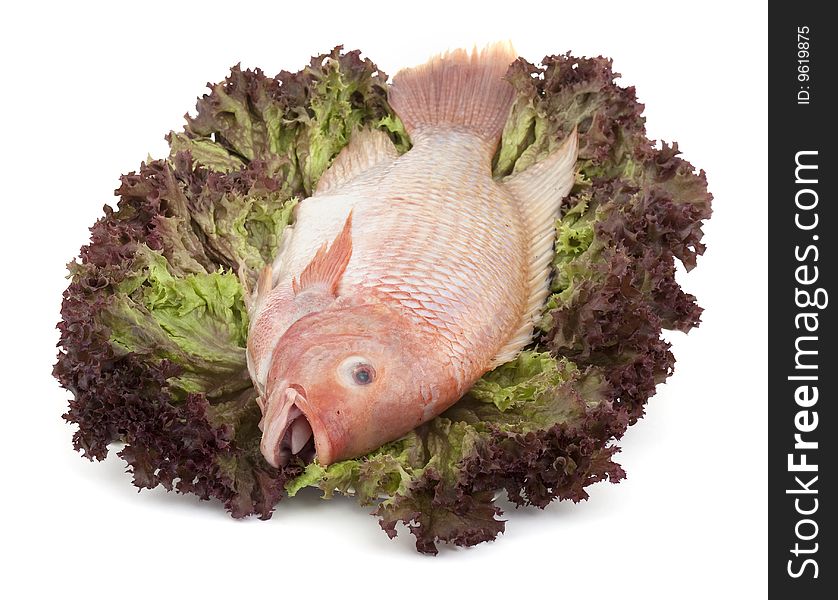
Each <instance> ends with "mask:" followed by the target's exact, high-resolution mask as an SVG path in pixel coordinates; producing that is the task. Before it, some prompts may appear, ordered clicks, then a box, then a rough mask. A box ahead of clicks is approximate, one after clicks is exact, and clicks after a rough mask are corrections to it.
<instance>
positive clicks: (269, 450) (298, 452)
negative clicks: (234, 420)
mask: <svg viewBox="0 0 838 600" xmlns="http://www.w3.org/2000/svg"><path fill="white" fill-rule="evenodd" d="M265 408H266V409H267V410H265V414H264V416H263V418H262V422H261V423H260V424H259V426H260V427H261V429H262V441H261V443H260V445H259V448H260V450H261V451H262V455H263V456H264V457H265V460H267V461H268V463H270V464H271V466H273V467H275V468H277V469H279V468H282V467H284V466H285V465H287V464H288V463H289V462H290V461H291V459H292V457H294V456H297V457H298V458H300V459H301V460H302V461H303V462H304V463H305V464H308V463H310V462H312V461H313V460H314V458H315V456H316V455H317V449H316V446H315V440H314V438H315V436H314V432H313V431H312V427H311V422H310V421H309V419H308V417H307V416H306V411H305V409H306V408H308V407H307V403H306V396H305V390H304V389H303V388H302V387H301V386H297V385H291V386H288V387H286V388H285V389H284V390H281V391H280V392H279V393H278V394H271V395H270V397H269V398H268V402H267V406H266V407H265Z"/></svg>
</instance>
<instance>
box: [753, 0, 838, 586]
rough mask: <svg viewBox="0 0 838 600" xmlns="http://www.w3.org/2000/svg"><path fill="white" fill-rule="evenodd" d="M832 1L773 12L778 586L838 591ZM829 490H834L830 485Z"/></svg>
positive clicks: (772, 364) (772, 518) (772, 578)
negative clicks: (830, 14)
mask: <svg viewBox="0 0 838 600" xmlns="http://www.w3.org/2000/svg"><path fill="white" fill-rule="evenodd" d="M830 6H832V5H831V4H830V3H815V2H806V1H801V2H784V3H780V4H772V5H771V10H770V12H769V35H768V44H769V53H768V56H769V71H768V81H769V85H768V88H769V90H768V91H769V102H768V107H769V116H768V120H769V123H768V127H769V152H768V154H769V182H768V183H769V186H768V189H769V198H768V207H769V219H768V220H769V249H768V259H769V284H768V287H769V323H768V327H769V375H768V377H769V382H768V383H769V385H768V388H769V398H768V402H769V424H768V429H769V452H768V457H769V484H768V487H769V490H768V492H769V493H768V496H769V523H768V539H769V547H768V577H769V593H770V595H771V596H772V597H775V598H801V599H806V600H810V599H811V600H815V599H818V598H836V597H838V577H836V571H838V557H837V556H836V552H835V550H836V548H835V544H836V542H835V540H836V536H835V492H834V490H835V489H836V480H835V469H834V465H835V462H836V461H835V457H836V454H838V451H837V450H836V445H835V438H836V435H838V429H836V427H835V412H836V411H835V404H836V403H838V396H837V395H836V386H835V380H836V378H838V365H836V356H838V353H836V352H835V343H836V341H838V338H836V333H835V318H834V316H833V313H834V309H833V306H832V305H831V303H833V302H838V296H832V294H833V292H835V293H838V291H836V290H835V287H834V285H833V281H834V276H835V269H836V265H838V258H836V246H838V244H836V240H837V239H838V214H837V213H838V211H836V209H835V206H836V203H838V195H836V186H835V180H836V178H838V165H836V162H835V151H834V148H835V144H836V137H838V118H836V117H838V95H836V91H835V90H836V87H838V86H836V69H835V63H836V60H838V52H836V45H835V39H836V37H838V28H836V24H835V21H834V20H833V19H831V18H830V17H829V16H828V15H827V13H828V12H829V13H832V12H833V11H831V10H829V7H830ZM829 490H832V491H831V492H830V491H829Z"/></svg>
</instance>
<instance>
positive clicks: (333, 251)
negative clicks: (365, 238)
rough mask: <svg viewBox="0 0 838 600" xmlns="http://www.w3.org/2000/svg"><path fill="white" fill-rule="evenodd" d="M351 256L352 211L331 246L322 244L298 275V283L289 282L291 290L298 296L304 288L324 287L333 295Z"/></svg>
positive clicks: (294, 281) (295, 280)
mask: <svg viewBox="0 0 838 600" xmlns="http://www.w3.org/2000/svg"><path fill="white" fill-rule="evenodd" d="M351 256H352V211H349V216H347V217H346V222H345V223H344V224H343V229H341V231H340V233H339V234H338V235H337V237H336V238H335V240H334V241H333V242H332V245H331V246H328V245H327V244H325V243H324V244H323V245H322V246H320V248H319V249H318V250H317V252H316V253H315V255H314V258H312V259H311V262H310V263H308V266H307V267H306V268H305V269H303V272H302V273H300V279H299V281H298V280H297V278H296V277H295V278H294V279H293V280H292V282H291V289H292V290H293V291H294V293H295V294H299V293H300V292H301V291H303V290H305V289H306V288H310V287H312V286H317V285H325V286H326V288H327V289H328V291H329V293H330V294H332V295H335V293H336V292H337V289H338V284H339V283H340V278H341V277H342V276H343V272H344V271H345V270H346V265H348V264H349V258H350V257H351Z"/></svg>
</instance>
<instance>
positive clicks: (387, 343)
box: [261, 303, 440, 466]
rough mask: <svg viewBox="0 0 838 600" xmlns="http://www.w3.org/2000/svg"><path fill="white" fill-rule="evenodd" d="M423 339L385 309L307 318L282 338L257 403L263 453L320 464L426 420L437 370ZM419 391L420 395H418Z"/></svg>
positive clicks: (346, 309) (341, 310)
mask: <svg viewBox="0 0 838 600" xmlns="http://www.w3.org/2000/svg"><path fill="white" fill-rule="evenodd" d="M428 342H429V340H428V339H427V336H426V335H425V334H424V333H423V332H422V331H420V330H418V329H417V328H416V326H415V325H414V324H412V323H411V322H409V321H408V320H407V319H406V318H405V317H404V316H403V315H402V314H401V313H400V312H399V311H398V310H397V309H395V308H393V307H390V306H388V305H386V304H385V303H365V304H360V305H357V306H337V307H335V308H330V309H328V310H323V311H320V312H317V313H313V314H310V315H307V316H305V317H303V318H301V319H300V320H298V321H297V322H296V323H294V324H293V325H292V326H291V327H290V328H289V329H288V331H286V333H285V334H284V335H283V336H282V338H281V339H280V340H279V343H278V345H277V348H276V351H275V353H274V357H273V361H272V364H271V369H270V372H269V374H268V380H267V388H266V392H267V393H266V398H267V400H266V401H264V402H263V403H262V408H263V419H262V432H263V435H262V442H261V450H262V454H263V455H264V456H265V458H266V459H267V460H268V462H270V463H271V464H272V465H274V466H281V465H284V464H287V462H288V460H290V457H291V456H292V455H297V456H300V457H301V458H302V459H303V460H304V461H306V462H308V461H309V460H311V459H313V458H314V456H315V455H316V457H317V460H318V462H319V463H320V464H322V465H328V464H331V463H333V462H335V461H338V460H343V459H347V458H353V457H356V456H359V455H361V454H364V453H366V452H369V451H370V450H373V449H375V448H377V447H378V446H380V445H381V444H383V443H385V442H388V441H391V440H393V439H395V438H397V437H399V436H401V435H403V434H405V433H407V432H408V431H410V430H411V429H413V428H414V427H416V426H418V425H419V424H420V423H422V422H423V421H424V420H425V417H426V415H425V414H424V406H423V402H426V399H425V397H426V396H428V392H427V390H428V386H429V385H430V383H432V382H433V379H432V378H433V377H434V376H436V375H437V372H438V370H439V369H438V368H437V367H438V366H437V365H435V364H434V362H433V361H434V360H437V361H438V360H439V358H437V359H434V358H433V357H434V355H436V356H439V355H440V353H434V352H429V345H428ZM423 391H424V394H423Z"/></svg>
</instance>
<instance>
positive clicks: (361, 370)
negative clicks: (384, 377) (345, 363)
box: [352, 364, 375, 385]
mask: <svg viewBox="0 0 838 600" xmlns="http://www.w3.org/2000/svg"><path fill="white" fill-rule="evenodd" d="M374 379H375V369H373V368H372V365H367V364H360V365H356V366H355V368H354V369H352V380H353V381H354V382H355V383H357V384H358V385H367V384H370V383H372V382H373V380H374Z"/></svg>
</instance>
